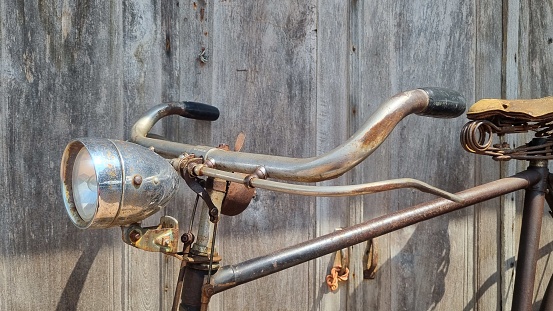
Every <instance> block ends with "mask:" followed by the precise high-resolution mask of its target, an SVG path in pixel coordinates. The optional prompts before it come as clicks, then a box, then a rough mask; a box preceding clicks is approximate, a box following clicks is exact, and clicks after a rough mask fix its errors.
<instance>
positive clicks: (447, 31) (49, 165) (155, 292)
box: [0, 0, 553, 310]
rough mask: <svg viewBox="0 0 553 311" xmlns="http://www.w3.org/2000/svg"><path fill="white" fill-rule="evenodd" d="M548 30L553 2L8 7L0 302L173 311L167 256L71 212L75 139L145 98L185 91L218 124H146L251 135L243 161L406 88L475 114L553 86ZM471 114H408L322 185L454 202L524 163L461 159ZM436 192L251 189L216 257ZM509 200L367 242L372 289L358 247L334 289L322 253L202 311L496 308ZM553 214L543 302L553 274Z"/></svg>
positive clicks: (185, 196)
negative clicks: (454, 195) (62, 172)
mask: <svg viewBox="0 0 553 311" xmlns="http://www.w3.org/2000/svg"><path fill="white" fill-rule="evenodd" d="M552 22H553V1H551V0H547V1H543V2H542V3H540V4H533V5H531V4H530V3H528V2H524V1H519V0H504V1H474V0H473V1H469V0H465V1H448V2H446V3H437V2H436V1H430V0H416V1H407V0H399V1H398V0H393V1H392V0H382V1H329V0H319V1H315V0H310V1H303V2H297V1H235V0H226V1H225V0H223V1H209V0H207V1H206V0H197V1H182V0H181V1H170V0H163V1H134V2H132V1H123V2H113V1H107V2H106V1H94V0H78V1H76V0H64V1H38V2H33V1H23V0H5V1H2V2H0V44H1V47H0V133H1V136H0V155H1V156H0V159H1V160H0V161H1V162H0V163H1V165H0V169H1V176H2V178H1V183H0V186H1V187H0V189H1V190H0V197H1V201H0V204H1V207H0V208H1V212H0V310H35V309H39V308H40V309H46V310H76V309H78V310H158V309H159V310H168V309H170V306H171V300H172V291H173V286H174V285H175V278H176V273H177V265H178V263H177V262H175V260H173V259H171V258H166V257H164V256H161V255H159V254H151V253H144V252H141V251H138V250H136V249H133V248H130V247H128V246H126V245H124V243H122V242H121V241H120V233H119V230H118V229H110V230H92V231H81V230H78V229H76V228H75V227H74V226H73V225H72V224H71V223H70V221H69V219H68V218H67V216H66V215H65V212H64V211H63V205H62V202H61V194H60V193H59V162H60V158H61V153H62V151H63V148H64V146H65V145H66V144H67V143H68V142H69V141H70V140H71V139H72V138H76V137H82V136H90V137H109V138H115V139H127V138H128V133H129V129H130V127H131V125H132V124H133V122H134V121H135V120H136V119H137V118H138V117H139V116H140V115H141V113H143V112H144V111H145V110H146V109H147V108H148V107H151V106H153V105H155V104H157V103H159V102H161V101H169V100H171V101H174V100H194V101H200V102H206V103H210V104H212V105H215V106H217V107H218V108H219V109H220V110H221V118H220V119H219V120H218V121H217V122H214V123H211V124H210V123H205V122H199V121H191V120H183V119H180V118H169V119H168V120H166V122H164V124H163V126H158V127H157V128H156V131H157V132H158V133H160V134H164V135H166V136H167V137H169V138H171V139H173V140H176V141H182V142H192V143H198V144H205V145H218V144H219V143H227V144H229V145H231V146H232V145H233V144H234V140H235V139H236V137H237V135H238V134H239V133H240V132H244V133H245V134H246V144H245V146H244V149H243V150H244V151H248V152H258V153H265V154H275V155H286V156H294V157H308V156H313V155H316V154H321V153H324V152H326V151H328V150H330V149H331V148H333V147H335V146H337V145H338V144H340V143H341V142H343V141H344V140H345V139H346V138H347V137H348V136H349V135H350V134H351V133H353V132H354V131H355V130H356V129H357V128H358V127H359V126H360V125H361V124H362V123H363V121H364V120H365V119H366V118H367V117H368V116H369V115H370V114H371V113H372V112H373V111H374V110H375V109H376V108H377V107H378V105H379V104H380V103H381V102H382V101H384V100H385V99H386V98H388V97H390V96H391V95H393V94H395V93H397V92H400V91H402V90H407V89H411V88H416V87H420V86H429V85H433V86H442V87H449V88H453V89H456V90H458V91H460V92H461V93H463V94H464V95H465V96H466V98H467V100H468V102H469V103H470V102H474V101H475V100H478V99H480V98H484V97H507V98H518V97H520V98H532V97H542V96H546V95H553V39H552V38H553V27H552V26H551V25H553V24H552ZM202 53H203V61H200V57H199V55H200V54H202ZM464 122H465V121H464V119H463V118H458V119H455V120H438V119H428V118H423V117H414V116H412V117H408V118H406V119H405V120H404V121H403V122H402V123H401V124H400V126H399V127H398V128H396V130H395V131H394V132H393V133H392V135H391V136H390V137H389V138H388V140H387V141H386V142H385V143H384V144H383V146H382V147H381V148H380V149H378V150H377V151H376V152H375V153H374V154H373V155H372V156H371V157H370V158H369V159H367V160H366V161H365V162H363V163H362V164H361V165H360V166H359V167H358V168H356V169H355V170H353V171H352V172H350V173H347V174H345V175H344V176H342V177H340V178H338V179H336V180H333V181H329V182H325V183H323V184H352V183H362V182H369V181H378V180H384V179H390V178H399V177H412V178H417V179H421V180H423V181H425V182H428V183H430V184H433V185H437V186H440V187H442V188H444V189H446V190H449V191H459V190H461V189H464V188H466V187H470V186H473V185H476V184H481V183H483V182H486V181H489V180H493V179H495V178H497V177H499V176H501V175H506V174H510V173H512V172H514V171H516V169H517V168H518V169H520V168H523V167H524V164H519V165H517V164H516V163H514V162H513V163H506V164H502V166H500V165H499V164H498V163H495V162H493V161H492V160H491V159H487V158H480V157H477V156H473V155H469V154H467V153H466V152H464V151H463V150H462V149H461V147H460V145H459V143H458V133H459V130H460V128H461V127H462V125H463V124H464ZM523 139H527V137H523V138H518V139H515V140H513V141H512V143H514V144H516V145H519V144H521V143H524V141H523ZM430 198H432V196H430V195H425V194H421V193H418V192H415V191H410V190H401V191H393V192H389V193H384V194H377V195H371V196H365V197H357V198H338V199H336V198H334V199H328V198H305V197H299V196H292V195H282V194H275V193H272V192H267V191H261V190H260V191H259V192H258V195H257V197H256V199H255V200H254V202H253V203H252V205H251V206H250V207H249V209H248V210H247V211H245V212H244V213H243V214H241V215H239V216H237V217H233V218H229V217H223V219H222V222H221V226H220V233H219V240H218V249H219V252H220V253H221V254H222V256H223V258H224V263H229V264H230V263H236V262H238V261H241V260H245V259H248V258H251V257H254V256H257V255H263V254H266V253H268V252H271V251H274V250H277V249H279V248H282V247H284V246H288V245H292V244H296V243H299V242H301V241H305V240H307V239H309V238H313V237H315V236H319V235H322V234H326V233H329V232H332V231H334V230H335V229H336V228H338V227H345V226H348V225H352V224H356V223H359V222H360V221H362V220H367V219H370V218H372V217H376V216H379V215H382V214H385V213H387V212H392V211H396V210H399V209H402V208H404V207H406V206H409V205H412V204H415V203H418V202H423V201H425V200H428V199H430ZM193 201H194V196H193V195H192V193H191V192H190V191H189V190H187V189H184V188H183V189H181V191H180V193H179V196H178V198H177V199H175V200H174V202H173V203H172V204H171V205H170V206H168V207H167V208H166V209H165V210H164V211H163V212H161V213H160V214H167V215H172V216H175V217H177V218H178V219H180V220H181V222H182V226H183V227H187V226H188V219H187V216H188V215H189V214H190V211H191V208H192V204H193ZM518 201H520V195H514V196H507V197H506V198H504V199H502V200H499V199H498V200H492V201H490V202H486V203H483V204H480V205H478V206H476V207H474V208H473V207H471V208H468V209H466V210H464V211H459V212H456V213H452V214H450V215H447V216H443V217H439V218H437V219H434V220H432V221H429V222H425V223H421V224H419V225H416V226H411V227H408V228H406V229H403V230H400V231H398V232H396V233H393V234H389V235H386V236H383V237H380V238H378V239H377V243H378V247H377V249H378V252H379V255H380V262H379V264H380V267H379V271H378V273H377V277H376V279H374V280H364V279H363V277H362V275H363V263H364V260H363V256H364V253H365V251H366V244H361V245H356V246H354V247H352V248H351V249H350V250H349V251H350V255H351V257H352V259H351V265H350V269H351V278H350V280H349V281H348V282H347V283H343V284H341V285H340V288H339V290H338V291H337V292H334V293H331V292H329V290H328V288H327V287H326V285H324V278H325V275H326V274H327V273H328V271H329V268H330V267H331V265H332V262H333V256H331V255H329V256H324V257H322V258H319V259H317V260H314V261H312V262H309V263H306V264H303V265H300V266H297V267H294V268H292V269H290V270H288V271H285V272H281V273H278V274H275V275H272V276H270V277H267V278H265V279H262V280H258V281H254V282H252V283H249V284H246V285H243V286H240V287H237V288H235V289H232V290H229V291H228V292H224V293H222V294H220V295H218V296H215V297H214V298H213V301H212V304H211V307H210V310H426V309H436V310H444V309H446V308H449V309H452V310H471V309H480V310H493V309H500V308H504V309H508V308H509V306H510V295H512V274H513V269H512V266H513V265H514V264H515V254H516V248H515V245H516V244H515V242H516V240H517V236H518V230H519V229H518V226H519V218H520V210H517V209H516V208H515V207H514V205H513V204H512V203H510V202H518ZM159 216H160V215H156V216H155V217H152V219H148V220H147V223H155V222H156V221H157V218H158V217H159ZM552 222H553V220H552V219H551V218H548V217H547V218H545V219H544V223H543V228H544V230H543V232H544V235H543V238H542V248H541V249H540V255H541V259H540V266H539V269H538V270H539V271H538V277H537V281H538V284H539V285H538V286H536V295H535V299H536V300H540V299H541V298H540V297H541V296H542V295H543V291H544V290H545V287H546V283H547V280H548V278H549V275H551V272H552V271H551V270H552V269H551V267H550V266H551V265H550V264H548V263H549V254H550V251H551V250H553V246H552V245H553V243H552V242H551V241H552V239H553V227H552V226H553V223H552Z"/></svg>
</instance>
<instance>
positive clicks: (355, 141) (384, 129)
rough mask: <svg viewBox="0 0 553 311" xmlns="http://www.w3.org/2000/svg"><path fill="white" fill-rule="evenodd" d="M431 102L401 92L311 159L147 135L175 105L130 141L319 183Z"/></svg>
mask: <svg viewBox="0 0 553 311" xmlns="http://www.w3.org/2000/svg"><path fill="white" fill-rule="evenodd" d="M428 100H429V98H428V94H427V93H426V92H425V91H423V90H420V89H418V90H412V91H407V92H403V93H400V94H398V95H396V96H394V97H392V98H390V99H389V100H388V101H387V102H385V103H384V104H382V105H381V106H380V108H379V109H378V110H377V111H376V112H375V113H374V114H373V115H372V116H371V117H370V118H369V119H368V120H367V121H366V122H365V124H364V125H362V126H361V128H360V129H359V130H358V131H357V132H356V133H355V134H353V136H351V137H350V138H349V139H348V140H347V141H346V142H345V143H343V144H342V145H340V146H338V147H336V148H335V149H333V150H331V151H329V152H328V153H325V154H323V155H321V156H317V157H312V158H289V157H280V156H273V155H264V154H251V153H242V152H233V151H226V150H221V149H219V148H213V147H206V146H193V145H188V144H181V143H176V142H170V141H162V140H157V139H152V138H148V137H146V135H147V134H148V132H149V130H150V129H151V128H152V126H153V125H154V124H155V123H156V122H157V121H158V120H159V119H161V118H163V117H165V116H168V115H171V114H178V112H179V110H178V108H175V107H173V106H171V107H169V106H157V107H154V108H152V109H151V110H149V111H148V112H147V113H146V114H145V115H144V116H143V117H142V118H141V119H140V120H138V121H137V122H136V123H135V125H134V126H133V128H132V132H131V139H132V141H134V142H136V143H138V144H140V145H143V146H146V147H153V148H154V150H155V151H156V152H157V153H160V154H163V155H166V156H171V157H178V156H179V155H181V154H183V153H187V154H194V155H196V156H198V157H203V158H204V159H206V161H210V162H211V163H213V164H214V166H215V168H217V169H221V170H225V171H231V172H240V173H245V174H252V173H254V172H255V171H256V169H258V168H259V167H260V166H262V167H264V168H265V170H266V172H267V177H270V178H276V179H282V180H291V181H311V182H315V181H322V180H327V179H331V178H335V177H338V176H340V175H342V174H343V173H345V172H347V171H348V170H350V169H351V168H353V167H354V166H355V165H357V164H358V163H360V162H361V161H363V160H364V159H365V158H366V157H368V156H369V155H370V154H371V153H372V152H373V151H374V150H375V149H376V148H377V147H378V146H380V144H381V143H382V142H383V141H384V139H386V137H387V136H388V135H389V134H390V133H391V131H392V130H393V128H394V127H395V126H396V125H397V124H398V123H399V122H400V121H401V120H402V119H403V118H404V117H406V116H407V115H409V114H413V113H421V112H423V111H425V109H426V108H427V107H428Z"/></svg>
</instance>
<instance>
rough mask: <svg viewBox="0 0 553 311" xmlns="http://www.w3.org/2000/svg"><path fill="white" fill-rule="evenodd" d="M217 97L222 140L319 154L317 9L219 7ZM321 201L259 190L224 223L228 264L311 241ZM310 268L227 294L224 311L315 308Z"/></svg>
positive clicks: (269, 150) (304, 5)
mask: <svg viewBox="0 0 553 311" xmlns="http://www.w3.org/2000/svg"><path fill="white" fill-rule="evenodd" d="M214 6H215V8H214V17H213V31H212V36H214V37H213V48H212V51H213V52H212V53H211V56H210V62H211V61H212V62H213V63H212V66H213V86H212V87H213V89H212V96H213V98H212V100H213V103H214V104H215V105H217V106H218V107H220V108H221V118H220V121H219V122H214V123H213V130H212V133H213V139H214V141H215V142H227V143H229V144H230V145H231V146H232V145H233V144H234V140H235V139H236V136H237V135H238V133H239V132H240V131H243V132H244V133H245V134H246V144H245V146H244V149H243V150H244V151H247V152H256V153H264V154H275V155H286V156H293V157H306V156H312V155H314V153H315V148H314V146H315V145H314V142H315V140H316V136H315V132H314V130H313V127H312V124H313V123H314V122H315V115H316V112H315V110H314V107H315V95H314V94H315V93H314V91H315V90H314V87H315V81H314V77H315V75H314V70H315V67H314V64H315V59H314V57H315V54H314V53H315V45H314V43H315V40H314V39H315V32H314V31H313V30H314V29H315V13H316V12H315V8H314V6H313V4H312V3H310V2H299V3H298V2H294V1H279V2H272V1H246V2H236V1H222V2H215V3H214ZM313 208H314V199H312V198H303V197H297V196H289V195H282V194H277V193H271V192H268V191H263V190H259V191H258V192H257V196H256V199H255V200H254V201H253V202H252V204H251V205H250V207H249V208H248V209H247V210H246V211H245V212H243V213H242V214H240V215H238V216H235V217H233V218H229V217H224V218H222V219H221V223H220V225H219V226H220V234H219V237H220V238H219V242H220V243H219V252H220V254H221V255H222V256H223V262H224V264H231V263H236V262H238V261H242V260H245V259H248V258H252V257H255V256H260V255H263V254H267V253H269V252H270V251H274V250H277V249H279V248H282V247H284V246H288V245H293V244H296V243H299V242H301V241H305V240H307V238H308V237H309V236H311V234H309V232H310V230H312V228H313V227H312V226H313V220H312V217H313V215H312V214H311V213H312V212H311V211H312V209H313ZM309 282H310V279H309V278H308V266H307V264H304V265H300V266H298V267H295V268H292V269H290V270H287V271H284V272H280V273H278V274H276V275H273V276H270V277H268V278H266V279H264V280H259V281H254V282H251V283H249V284H245V285H242V286H240V287H237V288H234V289H232V290H229V291H228V292H224V293H222V294H220V295H221V297H219V299H220V300H221V306H222V307H223V308H224V309H225V310H232V309H234V310H261V309H268V310H270V309H280V310H297V309H300V310H303V309H308V308H309V301H308V296H309V295H308V293H307V288H308V284H309Z"/></svg>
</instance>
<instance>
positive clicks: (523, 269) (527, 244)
mask: <svg viewBox="0 0 553 311" xmlns="http://www.w3.org/2000/svg"><path fill="white" fill-rule="evenodd" d="M543 162H545V163H544V164H545V165H547V161H543ZM542 164H543V163H542ZM528 169H529V170H533V171H536V172H538V173H540V175H541V176H542V178H541V180H540V181H539V182H538V183H537V184H535V185H534V186H533V187H531V188H528V189H526V192H525V196H524V210H523V212H522V226H521V229H520V242H519V244H518V245H519V248H518V256H517V265H516V274H515V287H514V291H513V293H514V295H513V305H512V308H511V310H531V309H532V298H533V294H534V281H535V278H536V261H537V258H538V249H539V246H540V245H539V244H540V233H541V223H542V217H543V207H544V204H545V189H546V188H547V180H546V176H547V174H548V170H547V167H546V166H545V167H543V166H542V167H537V166H531V167H529V168H528Z"/></svg>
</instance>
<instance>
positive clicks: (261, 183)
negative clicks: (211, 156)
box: [193, 164, 462, 203]
mask: <svg viewBox="0 0 553 311" xmlns="http://www.w3.org/2000/svg"><path fill="white" fill-rule="evenodd" d="M193 170H194V173H195V174H197V175H199V176H201V175H205V176H209V177H213V178H220V179H224V180H228V181H230V182H232V183H236V184H247V185H248V186H250V187H255V188H261V189H266V190H271V191H278V192H284V193H290V194H298V195H307V196H321V197H338V196H355V195H363V194H371V193H377V192H383V191H390V190H395V189H402V188H414V189H417V190H420V191H422V192H427V193H431V194H434V195H437V196H440V197H443V198H447V199H449V200H452V201H455V202H460V201H461V200H462V199H461V198H459V197H458V196H456V195H455V194H452V193H449V192H447V191H444V190H442V189H439V188H436V187H434V186H431V185H429V184H427V183H424V182H422V181H420V180H416V179H412V178H398V179H392V180H384V181H378V182H372V183H366V184H359V185H347V186H309V185H298V184H288V183H283V182H277V181H271V180H265V179H262V178H258V177H256V176H252V175H244V174H238V173H230V172H225V171H221V170H217V169H213V168H209V167H207V166H205V165H203V164H199V165H196V166H195V167H194V169H193ZM244 188H246V189H248V187H244ZM243 191H244V192H245V195H247V196H249V193H248V192H246V191H245V190H243ZM249 198H251V197H249ZM244 200H245V199H244ZM248 202H249V201H248ZM223 203H224V202H223Z"/></svg>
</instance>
